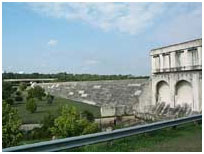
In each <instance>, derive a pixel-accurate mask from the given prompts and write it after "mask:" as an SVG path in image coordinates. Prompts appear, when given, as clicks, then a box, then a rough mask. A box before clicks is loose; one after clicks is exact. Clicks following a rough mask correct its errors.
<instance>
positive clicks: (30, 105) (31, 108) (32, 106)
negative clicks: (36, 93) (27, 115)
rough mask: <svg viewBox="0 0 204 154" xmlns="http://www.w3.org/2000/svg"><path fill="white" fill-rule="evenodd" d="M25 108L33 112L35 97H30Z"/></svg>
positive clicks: (35, 105)
mask: <svg viewBox="0 0 204 154" xmlns="http://www.w3.org/2000/svg"><path fill="white" fill-rule="evenodd" d="M26 110H28V111H30V112H31V113H34V112H35V111H36V110H37V104H36V103H35V99H34V98H31V99H29V100H28V101H27V102H26Z"/></svg>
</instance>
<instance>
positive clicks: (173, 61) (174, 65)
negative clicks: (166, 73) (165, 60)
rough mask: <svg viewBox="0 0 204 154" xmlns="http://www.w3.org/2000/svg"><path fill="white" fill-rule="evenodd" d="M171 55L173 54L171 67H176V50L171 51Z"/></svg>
mask: <svg viewBox="0 0 204 154" xmlns="http://www.w3.org/2000/svg"><path fill="white" fill-rule="evenodd" d="M170 56H171V61H170V64H171V66H170V67H171V68H174V67H176V57H175V56H176V52H171V53H170Z"/></svg>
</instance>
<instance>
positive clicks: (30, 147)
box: [2, 114, 202, 152]
mask: <svg viewBox="0 0 204 154" xmlns="http://www.w3.org/2000/svg"><path fill="white" fill-rule="evenodd" d="M200 120H202V115H201V114H199V115H194V116H190V117H184V118H178V119H174V120H168V121H162V122H155V123H151V124H146V125H140V126H133V127H128V128H123V129H117V130H113V131H110V132H100V133H95V134H88V135H82V136H77V137H69V138H65V139H58V140H52V141H45V142H39V143H34V144H27V145H21V146H15V147H9V148H5V149H3V150H2V151H3V152H20V151H22V152H26V151H29V152H32V151H33V152H34V151H35V152H37V151H41V152H49V151H50V152H52V151H62V150H66V149H71V148H75V147H80V146H84V145H89V144H94V143H100V142H105V141H111V140H115V139H119V138H123V137H128V136H131V135H136V134H141V133H147V132H151V131H155V130H160V129H163V128H167V127H173V126H178V125H181V124H185V123H190V122H194V121H200Z"/></svg>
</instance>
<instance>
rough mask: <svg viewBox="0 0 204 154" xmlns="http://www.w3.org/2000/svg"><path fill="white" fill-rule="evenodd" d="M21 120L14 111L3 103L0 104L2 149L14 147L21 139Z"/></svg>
mask: <svg viewBox="0 0 204 154" xmlns="http://www.w3.org/2000/svg"><path fill="white" fill-rule="evenodd" d="M20 126H21V120H20V118H19V115H18V112H17V110H16V109H14V108H12V107H11V106H10V105H9V104H7V103H6V102H5V101H3V104H2V142H3V148H6V147H10V146H16V145H17V144H18V143H19V140H20V139H21V137H22V134H21V132H20V130H19V128H20Z"/></svg>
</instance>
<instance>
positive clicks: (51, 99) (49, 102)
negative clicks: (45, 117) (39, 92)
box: [46, 93, 55, 104]
mask: <svg viewBox="0 0 204 154" xmlns="http://www.w3.org/2000/svg"><path fill="white" fill-rule="evenodd" d="M46 98H47V104H52V103H53V101H54V98H55V97H54V96H53V95H50V94H49V93H48V94H47V96H46Z"/></svg>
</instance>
